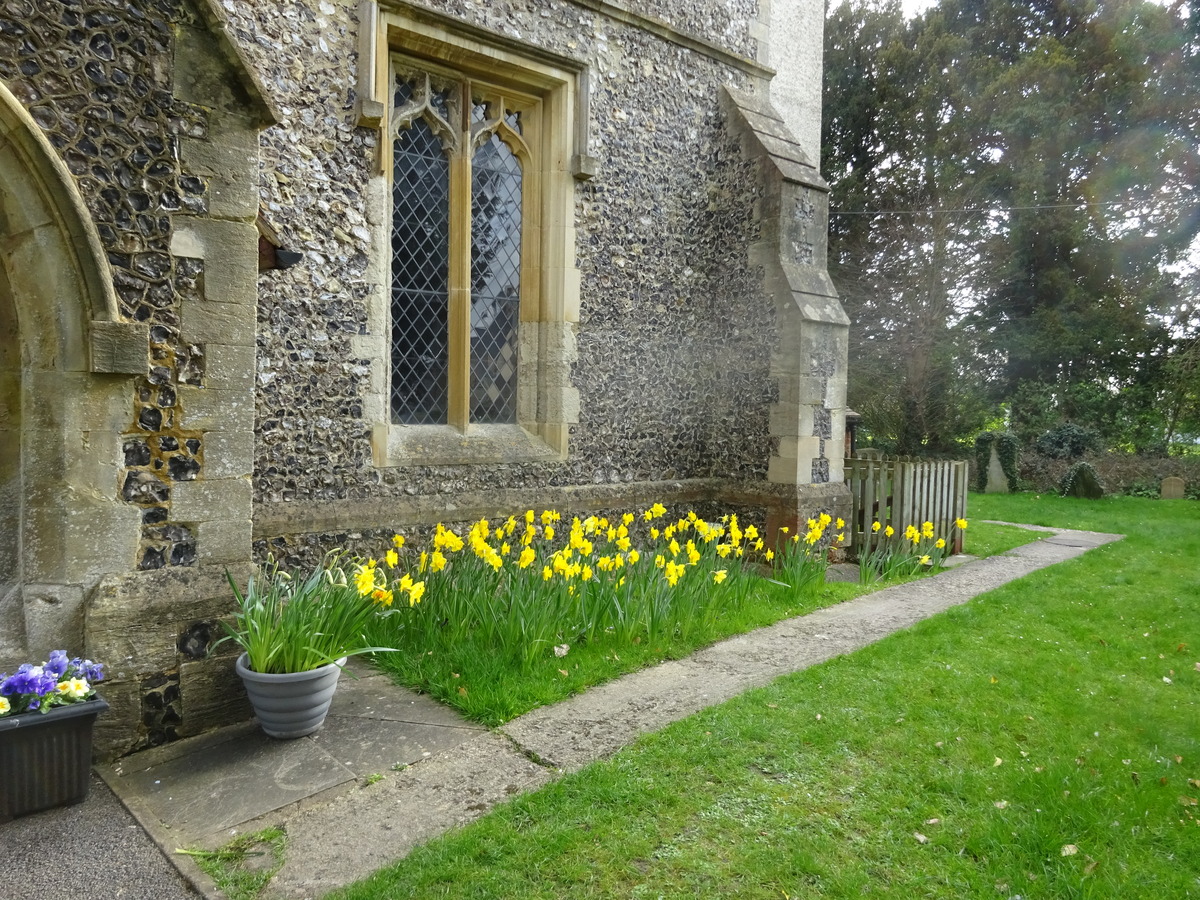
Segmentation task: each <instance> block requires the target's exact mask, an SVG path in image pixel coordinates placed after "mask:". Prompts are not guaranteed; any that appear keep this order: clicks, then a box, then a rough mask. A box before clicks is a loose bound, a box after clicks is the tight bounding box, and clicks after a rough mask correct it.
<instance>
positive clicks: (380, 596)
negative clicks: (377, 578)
mask: <svg viewBox="0 0 1200 900" xmlns="http://www.w3.org/2000/svg"><path fill="white" fill-rule="evenodd" d="M371 597H372V598H373V599H374V600H375V602H376V603H378V604H380V605H381V606H391V605H392V600H393V599H394V598H393V596H392V592H391V591H389V590H386V589H385V588H376V589H375V590H374V591H372V592H371Z"/></svg>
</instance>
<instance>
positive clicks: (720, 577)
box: [713, 569, 729, 584]
mask: <svg viewBox="0 0 1200 900" xmlns="http://www.w3.org/2000/svg"><path fill="white" fill-rule="evenodd" d="M728 575H729V572H728V571H727V570H726V569H717V571H715V572H713V581H714V582H715V583H716V584H720V583H721V582H722V581H724V580H725V578H726V577H727V576H728Z"/></svg>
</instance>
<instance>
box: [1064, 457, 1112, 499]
mask: <svg viewBox="0 0 1200 900" xmlns="http://www.w3.org/2000/svg"><path fill="white" fill-rule="evenodd" d="M1060 490H1061V493H1062V495H1063V496H1064V497H1080V498H1082V499H1084V500H1099V499H1100V498H1101V497H1103V496H1104V487H1103V486H1102V485H1101V484H1100V479H1099V478H1098V477H1097V476H1096V470H1095V469H1093V468H1092V467H1091V466H1089V465H1088V464H1087V463H1082V462H1081V463H1076V464H1075V465H1073V466H1071V468H1070V469H1069V470H1068V471H1067V474H1066V475H1064V476H1063V480H1062V485H1061V487H1060Z"/></svg>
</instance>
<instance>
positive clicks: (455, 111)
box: [389, 60, 540, 432]
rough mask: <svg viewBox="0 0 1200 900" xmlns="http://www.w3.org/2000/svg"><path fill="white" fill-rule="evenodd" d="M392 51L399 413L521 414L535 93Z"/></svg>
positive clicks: (512, 418) (472, 420)
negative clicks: (529, 137) (420, 64)
mask: <svg viewBox="0 0 1200 900" xmlns="http://www.w3.org/2000/svg"><path fill="white" fill-rule="evenodd" d="M393 65H394V71H395V75H394V82H393V84H394V95H393V98H394V99H393V111H392V116H391V122H392V132H393V133H392V230H391V237H392V241H391V243H392V267H391V347H392V353H391V389H390V392H389V394H390V407H391V416H392V421H393V422H395V423H397V424H403V425H452V426H455V427H456V428H458V429H460V430H463V431H464V432H465V431H466V430H467V428H468V427H469V426H470V425H471V424H489V425H490V424H516V422H517V395H518V390H519V387H520V386H519V383H518V377H517V376H518V367H519V355H520V352H519V348H520V323H521V320H522V314H521V310H522V306H525V307H527V308H529V309H536V294H537V278H536V273H532V272H528V271H525V269H526V267H527V266H528V261H527V259H526V256H527V255H528V254H526V253H523V249H524V248H525V247H526V246H527V245H529V244H530V243H531V241H530V240H529V239H528V238H529V236H527V235H526V231H527V230H528V224H527V219H526V217H525V215H524V208H525V206H526V203H525V199H526V196H527V195H529V194H532V193H533V192H534V191H535V190H536V174H535V173H536V156H535V153H534V151H533V150H532V149H531V147H530V144H529V143H528V142H527V141H526V132H527V131H528V130H529V128H530V125H531V124H532V125H533V126H534V127H535V128H536V124H537V121H538V119H539V112H540V110H539V105H540V104H539V101H538V100H537V99H536V98H530V97H523V96H520V95H519V94H518V93H516V92H514V91H512V90H511V89H504V90H501V89H499V88H495V87H493V86H490V85H487V84H486V83H482V82H479V81H477V80H471V79H469V78H466V77H465V76H462V75H459V74H457V73H452V72H431V71H428V70H427V69H423V68H416V67H411V66H409V65H406V64H405V63H404V62H403V61H401V60H395V61H394V63H393ZM468 98H469V103H468V102H467V100H468ZM526 318H527V319H528V318H531V317H530V316H526Z"/></svg>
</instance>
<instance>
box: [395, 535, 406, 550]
mask: <svg viewBox="0 0 1200 900" xmlns="http://www.w3.org/2000/svg"><path fill="white" fill-rule="evenodd" d="M392 545H393V546H394V547H395V548H396V549H397V550H399V549H400V548H401V547H403V546H404V535H402V534H397V535H393V536H392Z"/></svg>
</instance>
